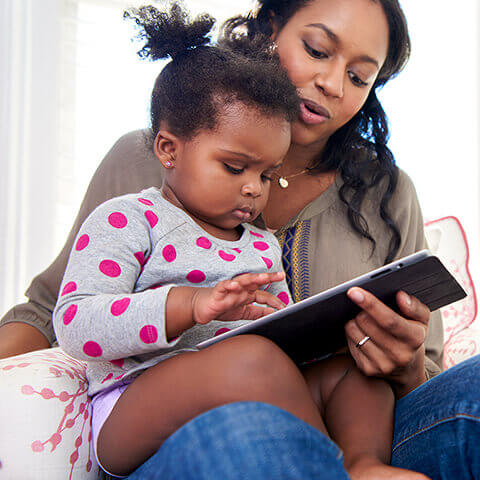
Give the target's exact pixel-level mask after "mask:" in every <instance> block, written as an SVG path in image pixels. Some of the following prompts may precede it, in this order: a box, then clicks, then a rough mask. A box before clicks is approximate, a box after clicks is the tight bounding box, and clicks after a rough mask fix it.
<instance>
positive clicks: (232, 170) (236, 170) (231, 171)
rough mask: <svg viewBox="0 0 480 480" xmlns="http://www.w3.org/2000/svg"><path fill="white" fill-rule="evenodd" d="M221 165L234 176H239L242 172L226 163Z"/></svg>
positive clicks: (241, 169)
mask: <svg viewBox="0 0 480 480" xmlns="http://www.w3.org/2000/svg"><path fill="white" fill-rule="evenodd" d="M223 165H224V166H225V168H226V169H227V170H228V171H229V172H230V173H233V174H234V175H240V174H241V173H243V170H244V169H243V168H235V167H232V166H231V165H229V164H228V163H224V164H223Z"/></svg>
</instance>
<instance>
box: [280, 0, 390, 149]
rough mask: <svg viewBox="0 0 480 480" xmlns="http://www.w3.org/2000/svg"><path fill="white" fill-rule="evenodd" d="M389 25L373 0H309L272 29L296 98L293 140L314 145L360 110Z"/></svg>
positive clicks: (380, 58) (384, 51)
mask: <svg viewBox="0 0 480 480" xmlns="http://www.w3.org/2000/svg"><path fill="white" fill-rule="evenodd" d="M388 35H389V28H388V23H387V18H386V16H385V13H384V11H383V8H382V6H381V5H380V3H378V2H376V1H374V0H313V1H312V2H310V3H308V4H307V5H306V6H305V7H303V8H301V9H300V10H298V11H297V12H296V13H295V14H294V15H293V16H292V17H291V18H290V20H289V21H288V22H287V23H286V24H285V26H284V27H283V28H282V29H281V30H280V31H276V29H275V26H274V36H273V38H274V40H275V42H276V44H277V45H278V50H277V51H278V54H279V55H280V59H281V61H282V64H283V66H284V67H285V68H286V70H287V72H288V74H289V76H290V79H291V80H292V82H293V83H294V84H295V86H296V87H297V91H298V93H299V96H300V98H301V99H302V104H301V112H300V116H299V118H298V120H297V121H296V122H295V123H294V125H293V129H292V142H293V143H294V144H297V145H304V146H306V145H311V144H318V146H319V148H323V147H324V146H325V144H326V142H327V140H328V138H329V137H330V136H331V135H332V134H333V133H334V132H335V131H337V130H338V129H339V128H340V127H342V126H343V125H345V124H346V123H347V122H348V121H349V120H350V119H351V118H352V117H353V116H355V114H356V113H357V112H358V111H359V110H360V109H361V107H362V105H363V104H364V102H365V100H366V99H367V96H368V94H369V92H370V90H371V88H372V86H373V83H374V82H375V79H376V78H377V75H378V73H379V71H380V68H381V67H382V65H383V62H384V61H385V58H386V55H387V51H388Z"/></svg>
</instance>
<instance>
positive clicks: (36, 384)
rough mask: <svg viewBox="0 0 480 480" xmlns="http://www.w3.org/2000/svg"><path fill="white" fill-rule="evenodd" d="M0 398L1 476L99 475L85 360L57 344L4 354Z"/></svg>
mask: <svg viewBox="0 0 480 480" xmlns="http://www.w3.org/2000/svg"><path fill="white" fill-rule="evenodd" d="M0 398H1V404H0V405H1V407H0V408H1V410H0V418H1V420H0V424H1V429H2V435H0V462H1V467H0V473H1V478H2V479H3V478H5V479H15V480H17V479H22V480H29V479H35V480H38V479H48V480H56V479H59V480H60V479H61V480H66V479H69V480H70V479H71V480H73V479H81V480H90V479H96V478H98V466H97V464H96V461H95V456H94V454H93V449H92V444H91V429H90V415H91V407H90V399H89V398H88V396H87V379H86V377H85V364H84V363H83V362H80V361H78V360H75V359H73V358H71V357H70V356H68V355H67V354H65V353H64V352H62V351H61V350H60V349H59V348H54V349H47V350H41V351H38V352H32V353H27V354H24V355H19V356H16V357H11V358H7V359H4V360H0Z"/></svg>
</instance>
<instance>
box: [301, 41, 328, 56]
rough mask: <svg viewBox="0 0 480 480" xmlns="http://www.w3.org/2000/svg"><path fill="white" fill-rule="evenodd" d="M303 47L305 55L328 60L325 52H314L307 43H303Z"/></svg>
mask: <svg viewBox="0 0 480 480" xmlns="http://www.w3.org/2000/svg"><path fill="white" fill-rule="evenodd" d="M303 45H304V47H305V50H306V51H307V53H308V54H309V55H310V56H312V57H313V58H328V55H327V54H326V53H325V52H321V51H320V50H315V49H314V48H312V47H311V46H310V45H309V44H308V43H307V42H305V41H304V42H303Z"/></svg>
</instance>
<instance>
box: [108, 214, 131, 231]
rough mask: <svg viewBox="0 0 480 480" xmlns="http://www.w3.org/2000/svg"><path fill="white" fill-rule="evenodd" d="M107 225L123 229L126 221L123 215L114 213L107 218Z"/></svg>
mask: <svg viewBox="0 0 480 480" xmlns="http://www.w3.org/2000/svg"><path fill="white" fill-rule="evenodd" d="M108 223H109V224H110V225H111V226H112V227H115V228H124V227H126V225H127V223H128V220H127V217H126V216H125V215H124V214H123V213H120V212H114V213H111V214H110V215H109V216H108Z"/></svg>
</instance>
